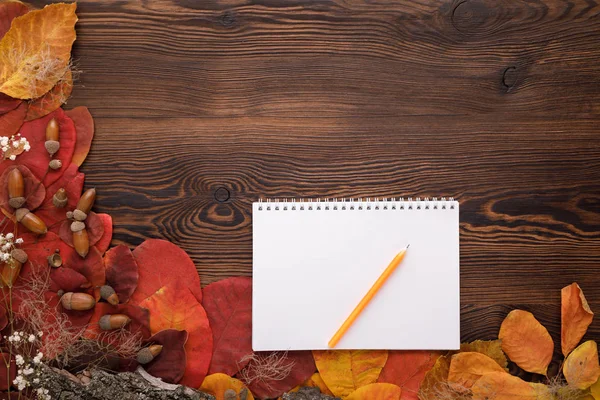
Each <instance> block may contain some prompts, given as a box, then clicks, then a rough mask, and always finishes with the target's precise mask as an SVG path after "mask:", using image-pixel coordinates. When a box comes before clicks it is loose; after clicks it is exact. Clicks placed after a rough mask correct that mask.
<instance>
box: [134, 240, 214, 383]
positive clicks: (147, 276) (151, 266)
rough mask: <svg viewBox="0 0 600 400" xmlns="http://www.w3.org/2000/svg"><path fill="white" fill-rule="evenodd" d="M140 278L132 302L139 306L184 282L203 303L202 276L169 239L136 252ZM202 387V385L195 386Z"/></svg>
mask: <svg viewBox="0 0 600 400" xmlns="http://www.w3.org/2000/svg"><path fill="white" fill-rule="evenodd" d="M133 257H134V258H135V260H136V262H137V264H138V267H139V274H140V278H139V281H138V287H137V288H136V290H135V292H133V294H132V295H131V301H133V302H134V303H139V302H141V301H142V300H144V299H146V298H147V297H149V296H152V295H153V294H154V293H155V292H156V291H157V290H158V289H160V288H161V287H163V286H165V285H168V284H170V283H172V282H181V283H184V284H185V285H186V286H187V288H188V289H189V290H190V292H191V293H192V294H193V295H194V297H195V298H196V300H197V301H198V302H200V301H202V290H201V289H200V277H199V276H198V271H196V266H195V265H194V262H193V261H192V259H191V258H190V257H189V256H188V255H187V253H186V252H185V251H183V250H182V249H180V248H179V247H178V246H176V245H174V244H173V243H171V242H168V241H166V240H159V239H148V240H146V241H145V242H144V243H142V244H140V245H139V246H138V247H136V248H135V249H134V250H133ZM196 386H199V385H196Z"/></svg>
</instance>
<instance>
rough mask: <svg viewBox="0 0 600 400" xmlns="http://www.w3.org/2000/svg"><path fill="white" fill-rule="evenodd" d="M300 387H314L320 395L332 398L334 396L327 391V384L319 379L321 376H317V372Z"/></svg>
mask: <svg viewBox="0 0 600 400" xmlns="http://www.w3.org/2000/svg"><path fill="white" fill-rule="evenodd" d="M302 386H307V387H316V388H319V390H320V391H321V393H323V394H326V395H329V396H334V394H333V393H332V392H331V390H329V388H328V387H327V384H326V383H325V381H324V380H323V378H321V374H319V373H318V372H315V373H314V374H312V375H311V377H310V378H308V379H307V380H306V381H305V382H304V383H303V384H302Z"/></svg>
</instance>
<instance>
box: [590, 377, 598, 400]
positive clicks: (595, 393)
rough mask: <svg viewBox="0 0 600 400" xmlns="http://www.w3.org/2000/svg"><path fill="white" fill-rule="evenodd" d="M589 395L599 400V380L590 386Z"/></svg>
mask: <svg viewBox="0 0 600 400" xmlns="http://www.w3.org/2000/svg"><path fill="white" fill-rule="evenodd" d="M590 393H591V394H592V396H593V397H594V399H595V400H600V378H598V380H597V381H596V383H594V384H593V385H592V386H590Z"/></svg>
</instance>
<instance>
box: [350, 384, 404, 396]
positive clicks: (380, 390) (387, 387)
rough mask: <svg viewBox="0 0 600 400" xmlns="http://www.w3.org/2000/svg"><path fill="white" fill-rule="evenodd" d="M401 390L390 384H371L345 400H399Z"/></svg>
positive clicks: (357, 390)
mask: <svg viewBox="0 0 600 400" xmlns="http://www.w3.org/2000/svg"><path fill="white" fill-rule="evenodd" d="M401 395H402V389H400V387H398V386H396V385H393V384H391V383H371V384H369V385H366V386H363V387H360V388H358V389H356V390H355V391H354V392H352V393H351V394H350V395H349V396H348V397H346V400H366V399H377V400H400V396H401Z"/></svg>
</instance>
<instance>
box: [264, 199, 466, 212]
mask: <svg viewBox="0 0 600 400" xmlns="http://www.w3.org/2000/svg"><path fill="white" fill-rule="evenodd" d="M255 207H256V209H257V210H258V211H354V210H357V211H388V210H399V211H404V210H415V211H420V210H454V209H455V208H458V201H456V200H454V198H453V197H441V198H438V197H431V198H429V197H425V198H423V199H422V198H421V197H416V198H412V197H408V198H406V199H405V198H404V197H392V198H388V197H385V198H378V197H377V198H366V199H365V198H341V199H340V198H331V199H329V198H327V199H321V198H316V199H303V198H300V199H296V198H284V199H269V198H267V199H262V198H261V199H259V200H258V201H257V202H256V203H255Z"/></svg>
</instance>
